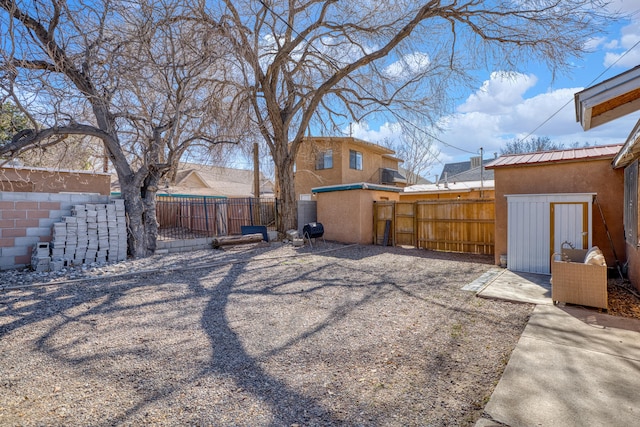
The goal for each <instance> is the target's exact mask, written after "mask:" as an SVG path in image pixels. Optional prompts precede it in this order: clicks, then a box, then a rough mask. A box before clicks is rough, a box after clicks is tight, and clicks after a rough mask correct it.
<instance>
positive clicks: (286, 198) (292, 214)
mask: <svg viewBox="0 0 640 427" xmlns="http://www.w3.org/2000/svg"><path fill="white" fill-rule="evenodd" d="M276 181H277V183H278V194H277V197H278V201H279V206H280V209H279V211H278V213H279V214H280V224H279V227H278V231H280V232H281V233H286V231H287V230H297V229H298V227H297V222H298V204H297V202H296V192H295V187H294V182H293V161H291V160H290V157H289V156H287V157H286V158H285V159H281V160H280V161H278V160H276Z"/></svg>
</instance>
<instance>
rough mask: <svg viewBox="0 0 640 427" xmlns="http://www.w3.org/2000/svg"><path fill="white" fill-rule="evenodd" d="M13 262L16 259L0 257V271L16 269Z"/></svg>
mask: <svg viewBox="0 0 640 427" xmlns="http://www.w3.org/2000/svg"><path fill="white" fill-rule="evenodd" d="M0 194H1V193H0ZM15 261H16V258H15V257H13V256H2V255H0V270H9V269H13V268H16V264H15Z"/></svg>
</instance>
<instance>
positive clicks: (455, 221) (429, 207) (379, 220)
mask: <svg viewBox="0 0 640 427" xmlns="http://www.w3.org/2000/svg"><path fill="white" fill-rule="evenodd" d="M373 215H374V242H375V244H378V245H382V244H384V239H385V228H387V233H386V235H387V236H388V239H387V240H388V244H390V245H393V246H395V245H406V246H414V247H417V248H423V249H431V250H437V251H446V252H466V253H476V254H493V253H494V246H495V203H494V199H465V200H451V199H446V200H424V201H418V202H375V203H374V209H373ZM387 224H389V225H387Z"/></svg>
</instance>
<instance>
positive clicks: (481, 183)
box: [480, 147, 484, 199]
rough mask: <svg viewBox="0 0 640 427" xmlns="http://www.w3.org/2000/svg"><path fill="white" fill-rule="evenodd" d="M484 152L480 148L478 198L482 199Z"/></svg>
mask: <svg viewBox="0 0 640 427" xmlns="http://www.w3.org/2000/svg"><path fill="white" fill-rule="evenodd" d="M483 152H484V150H483V149H482V147H480V198H481V199H483V198H484V157H483Z"/></svg>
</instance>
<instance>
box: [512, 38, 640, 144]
mask: <svg viewBox="0 0 640 427" xmlns="http://www.w3.org/2000/svg"><path fill="white" fill-rule="evenodd" d="M639 44H640V40H638V41H637V42H636V43H635V44H634V45H633V46H631V48H630V49H628V50H627V51H626V52H624V53H623V54H622V55H620V56H619V57H618V59H616V60H615V61H613V62H612V63H611V65H609V66H608V67H607V68H606V69H605V70H604V71H603V72H601V73H600V74H598V75H597V76H596V77H595V78H594V79H593V80H591V81H590V82H589V83H588V84H587V85H586V87H589V86H591V85H593V83H595V82H596V81H597V80H598V79H599V78H600V77H602V76H603V75H604V74H605V73H606V72H607V71H609V70H610V69H611V68H612V67H613V66H614V65H616V64H617V63H618V61H620V60H621V59H622V58H624V57H625V56H626V55H627V54H628V53H629V52H631V51H632V50H633V49H635V48H636V46H638V45H639ZM573 101H574V100H573V98H572V99H570V100H569V101H567V102H566V103H565V104H564V105H563V106H562V107H560V108H559V109H558V110H556V111H555V112H554V113H553V114H551V115H550V116H549V117H547V118H546V119H545V120H544V121H543V122H542V123H540V124H539V125H538V126H536V128H535V129H533V130H532V131H531V132H529V133H528V134H527V136H525V137H524V138H520V141H524V140H525V139H527V138H529V137H530V136H531V135H533V134H534V133H535V132H536V131H537V130H538V129H540V128H541V127H542V126H544V125H545V124H547V123H548V122H549V121H550V120H551V119H552V118H554V117H555V116H557V115H558V114H559V113H560V111H562V110H563V109H564V108H565V107H566V106H567V105H569V104H571V103H572V102H573Z"/></svg>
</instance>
